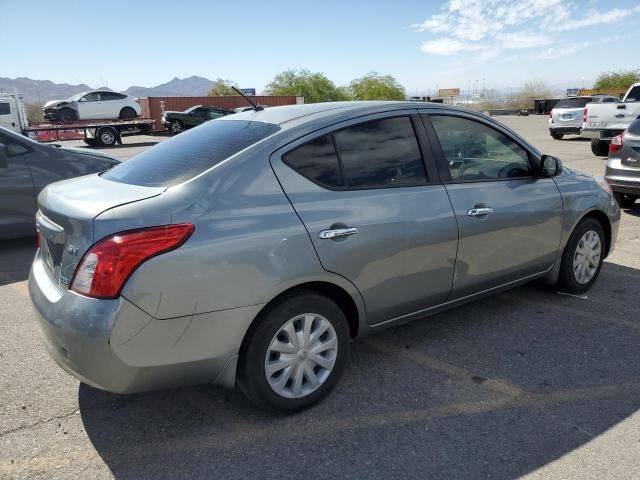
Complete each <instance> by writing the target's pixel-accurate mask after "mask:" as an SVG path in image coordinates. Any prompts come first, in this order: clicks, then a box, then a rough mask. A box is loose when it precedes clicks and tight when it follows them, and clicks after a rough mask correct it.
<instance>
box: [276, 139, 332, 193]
mask: <svg viewBox="0 0 640 480" xmlns="http://www.w3.org/2000/svg"><path fill="white" fill-rule="evenodd" d="M283 160H284V163H286V164H287V165H289V166H290V167H291V168H293V169H294V170H296V171H297V172H298V173H299V174H300V175H302V176H304V177H306V178H308V179H309V180H311V181H312V182H314V183H317V184H319V185H321V186H323V187H328V188H339V187H344V179H343V177H342V171H341V169H340V162H339V161H338V156H337V155H336V151H335V148H334V146H333V141H332V139H331V135H326V136H324V137H320V138H317V139H315V140H313V141H311V142H309V143H305V144H304V145H302V146H301V147H298V148H296V149H295V150H292V151H290V152H289V153H287V154H286V155H285V156H284V157H283Z"/></svg>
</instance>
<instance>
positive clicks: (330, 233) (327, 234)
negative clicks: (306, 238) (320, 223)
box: [318, 227, 358, 240]
mask: <svg viewBox="0 0 640 480" xmlns="http://www.w3.org/2000/svg"><path fill="white" fill-rule="evenodd" d="M356 233H358V229H357V228H353V227H348V228H334V229H332V230H322V231H321V232H320V234H319V235H318V236H319V237H320V238H321V239H323V240H326V239H328V238H336V237H346V236H348V235H355V234H356Z"/></svg>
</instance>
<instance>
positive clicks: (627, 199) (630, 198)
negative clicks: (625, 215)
mask: <svg viewBox="0 0 640 480" xmlns="http://www.w3.org/2000/svg"><path fill="white" fill-rule="evenodd" d="M613 198H615V199H616V202H618V205H620V207H621V208H631V207H633V204H634V203H636V199H637V198H638V197H636V196H635V195H627V194H626V193H620V192H613Z"/></svg>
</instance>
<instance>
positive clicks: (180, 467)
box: [0, 116, 640, 479]
mask: <svg viewBox="0 0 640 480" xmlns="http://www.w3.org/2000/svg"><path fill="white" fill-rule="evenodd" d="M499 119H500V120H501V121H503V122H504V123H506V124H507V125H510V126H511V127H513V128H514V129H515V130H516V131H518V132H520V133H521V134H522V135H524V136H525V137H526V138H527V139H529V140H530V141H532V142H533V143H534V144H535V145H536V146H538V148H539V149H540V150H542V151H543V152H545V153H550V154H554V155H557V156H559V157H560V158H561V159H562V160H563V162H564V163H565V164H566V165H568V166H572V167H576V168H579V169H582V170H585V171H588V172H590V173H594V174H603V172H604V160H603V159H601V158H596V157H594V156H593V155H592V154H591V151H590V148H589V142H588V141H587V140H584V139H579V138H577V137H575V138H572V137H567V138H566V139H565V140H562V141H555V140H552V139H551V137H550V136H549V134H548V131H547V130H546V121H547V117H545V116H531V117H501V118H499ZM150 138H151V137H129V138H125V139H124V142H125V144H124V145H123V146H121V147H117V148H114V149H111V150H110V152H111V153H113V154H114V155H116V156H119V157H121V158H129V157H130V156H131V155H133V154H135V153H136V152H138V151H141V150H143V149H144V148H147V147H148V146H149V145H150V144H152V143H154V142H155V141H156V140H158V141H161V140H164V139H163V138H159V139H156V138H151V139H150ZM70 143H74V142H70ZM77 144H78V145H81V143H77ZM33 252H34V241H33V240H31V239H27V240H20V241H8V242H0V305H1V307H2V308H0V323H1V325H2V334H1V335H0V362H1V363H0V364H1V365H2V369H1V370H0V392H2V393H1V396H0V478H42V479H58V478H60V479H62V478H82V479H88V478H91V479H93V478H97V479H103V478H117V479H139V478H153V479H159V478H172V479H173V478H191V479H195V478H207V479H210V478H226V479H228V478H420V479H427V478H429V479H432V478H462V479H479V478H497V479H507V478H514V477H519V476H525V477H526V478H536V479H537V478H593V479H602V478H625V479H627V478H638V477H639V476H640V466H639V463H638V462H639V461H638V459H639V458H640V410H639V409H640V356H639V355H638V345H640V303H639V302H638V298H639V297H640V202H639V203H638V204H637V205H636V207H635V208H634V209H630V210H626V211H624V212H623V214H622V221H621V229H620V234H619V237H618V243H617V245H616V250H615V252H614V253H613V254H612V255H611V256H610V257H609V258H608V259H607V260H606V262H605V265H604V267H603V270H602V273H601V276H600V279H599V281H598V282H597V284H596V285H595V287H594V288H593V289H592V290H591V291H590V292H589V293H588V295H587V296H586V298H577V297H570V296H565V295H559V294H557V293H555V292H553V291H552V290H550V289H549V288H548V287H545V286H542V285H538V284H532V285H527V286H524V287H520V288H517V289H514V290H511V291H509V292H507V293H503V294H500V295H498V296H495V297H492V298H488V299H485V300H482V301H479V302H476V303H472V304H468V305H466V306H463V307H461V308H458V309H456V310H452V311H449V312H445V313H442V314H439V315H436V316H433V317H430V318H427V319H424V320H419V321H415V322H413V323H410V324H407V325H404V326H402V327H397V328H393V329H390V330H387V331H385V332H382V333H380V334H378V335H376V336H372V337H368V338H365V339H362V340H359V341H356V342H355V343H354V344H353V346H352V357H351V361H350V364H349V366H348V367H347V370H346V372H345V375H344V376H343V378H342V380H341V381H340V383H339V384H338V386H337V388H336V389H335V391H334V392H333V393H332V394H331V395H330V396H329V397H328V398H327V399H326V400H325V401H323V402H321V403H320V404H319V405H317V406H316V407H314V408H311V409H309V410H307V411H305V412H302V413H299V414H296V415H291V416H274V415H268V414H265V413H262V412H260V411H257V410H256V409H255V408H254V407H253V406H252V405H251V404H250V403H249V402H248V401H247V400H245V398H244V397H243V396H242V395H241V394H239V393H236V392H233V391H226V390H223V389H220V388H217V387H212V386H199V387H194V388H185V389H178V390H170V391H164V392H154V393H147V394H139V395H132V396H119V395H113V394H110V393H106V392H102V391H99V390H96V389H93V388H91V387H88V386H86V385H83V384H80V383H79V382H78V381H77V380H75V379H74V378H72V377H70V376H69V375H67V374H66V373H64V372H63V371H62V370H61V369H60V368H58V367H57V366H56V365H55V364H54V362H53V361H52V360H51V359H50V358H49V356H48V354H47V353H46V351H45V349H44V347H43V345H42V344H41V341H40V337H39V332H38V331H37V327H36V324H35V322H34V320H33V315H32V313H31V306H30V301H29V297H28V292H27V286H26V278H27V275H28V269H29V264H30V260H31V257H32V255H33Z"/></svg>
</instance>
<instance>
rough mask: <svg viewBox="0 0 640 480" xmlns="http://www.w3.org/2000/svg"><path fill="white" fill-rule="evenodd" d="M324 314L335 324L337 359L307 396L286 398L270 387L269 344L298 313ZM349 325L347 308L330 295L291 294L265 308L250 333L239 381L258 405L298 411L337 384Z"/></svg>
mask: <svg viewBox="0 0 640 480" xmlns="http://www.w3.org/2000/svg"><path fill="white" fill-rule="evenodd" d="M308 313H313V314H316V315H321V316H322V317H324V318H325V319H326V320H328V321H329V322H330V323H331V325H332V326H333V328H334V330H335V333H336V339H337V345H338V346H337V351H336V357H335V363H334V364H333V368H332V369H331V370H330V372H329V374H328V376H327V377H326V378H325V380H324V382H323V383H321V384H320V386H319V387H317V389H316V390H313V391H312V392H310V393H309V394H307V395H306V396H302V397H298V398H287V397H285V396H281V395H280V394H278V393H276V391H275V390H273V389H272V388H271V386H270V385H269V382H268V380H267V374H266V372H265V360H266V355H267V352H268V350H269V345H270V343H271V341H272V339H274V337H275V335H276V334H277V333H278V331H279V330H280V329H281V328H282V327H283V326H284V325H285V324H286V323H287V322H288V321H290V320H291V319H293V318H295V317H296V316H298V315H302V314H308ZM349 349H350V338H349V326H348V324H347V319H346V317H345V314H344V312H343V311H342V309H341V308H340V307H338V305H336V303H335V302H333V301H332V300H331V299H329V298H327V297H325V296H322V295H319V294H317V293H315V292H313V291H307V290H304V291H299V292H296V293H295V294H292V295H288V296H285V297H283V298H282V299H280V300H279V301H277V303H275V304H274V305H272V306H270V307H269V308H268V310H267V311H265V312H263V313H262V314H261V315H260V317H259V318H258V319H257V320H256V322H255V323H254V325H252V327H251V329H250V331H249V332H248V333H247V337H246V338H245V340H244V342H243V344H242V348H241V350H240V359H239V364H238V374H237V385H238V387H239V388H240V390H241V391H242V392H243V393H244V394H245V395H246V396H247V397H248V398H249V399H250V400H251V401H252V402H253V403H255V404H256V405H258V406H259V407H261V408H264V409H267V410H274V411H296V410H301V409H303V408H306V407H309V406H311V405H313V404H314V403H316V402H318V401H319V400H320V399H322V398H323V397H324V396H325V395H327V394H328V393H329V392H330V391H331V390H332V389H333V387H334V386H335V385H336V383H337V382H338V380H339V379H340V376H341V375H342V372H343V371H344V368H345V365H346V363H347V360H348V357H349Z"/></svg>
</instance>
